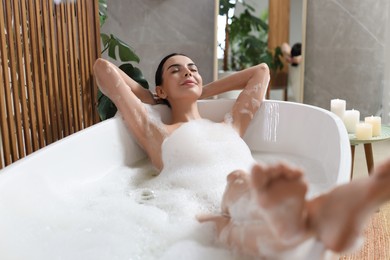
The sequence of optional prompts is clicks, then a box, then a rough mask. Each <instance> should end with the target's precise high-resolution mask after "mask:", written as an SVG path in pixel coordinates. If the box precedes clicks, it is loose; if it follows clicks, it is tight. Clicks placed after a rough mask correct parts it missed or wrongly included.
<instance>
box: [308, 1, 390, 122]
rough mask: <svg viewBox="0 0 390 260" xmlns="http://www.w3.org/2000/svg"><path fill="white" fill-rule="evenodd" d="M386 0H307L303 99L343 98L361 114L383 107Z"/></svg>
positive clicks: (319, 102)
mask: <svg viewBox="0 0 390 260" xmlns="http://www.w3.org/2000/svg"><path fill="white" fill-rule="evenodd" d="M388 5H389V2H388V1H387V0H365V1H355V0H311V1H308V6H307V7H308V9H307V26H306V49H305V50H306V57H305V83H304V84H305V93H304V102H305V103H308V104H312V105H316V106H319V107H323V108H325V109H329V106H330V100H331V99H333V98H341V99H345V100H346V101H347V109H352V108H354V109H358V110H360V111H361V116H362V118H363V117H364V116H367V115H372V114H376V113H377V112H378V111H380V109H381V104H382V94H383V87H384V65H385V59H384V49H385V38H386V37H385V35H386V34H385V32H386V28H387V27H386V26H387V16H388V13H387V10H388Z"/></svg>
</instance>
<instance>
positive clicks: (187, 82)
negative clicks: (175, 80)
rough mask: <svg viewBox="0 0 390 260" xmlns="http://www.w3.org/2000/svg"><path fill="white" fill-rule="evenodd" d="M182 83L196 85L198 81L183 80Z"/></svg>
mask: <svg viewBox="0 0 390 260" xmlns="http://www.w3.org/2000/svg"><path fill="white" fill-rule="evenodd" d="M181 84H182V85H195V84H196V82H195V81H194V80H189V79H188V80H185V81H183V83H181Z"/></svg>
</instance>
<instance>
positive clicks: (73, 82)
mask: <svg viewBox="0 0 390 260" xmlns="http://www.w3.org/2000/svg"><path fill="white" fill-rule="evenodd" d="M99 56H100V33H99V15H98V1H97V0H78V1H76V2H73V3H62V4H59V5H55V4H53V0H0V169H1V168H3V167H5V166H7V165H9V164H11V163H12V162H14V161H16V160H18V159H20V158H22V157H25V156H26V155H28V154H30V153H32V152H33V151H36V150H38V149H40V148H42V147H44V146H46V145H48V144H50V143H52V142H55V141H57V140H59V139H61V138H63V137H65V136H68V135H70V134H72V133H75V132H77V131H79V130H81V129H83V128H86V127H88V126H91V125H93V124H94V123H96V122H98V121H99V119H98V115H97V111H96V109H95V104H96V91H97V89H96V85H95V82H94V80H93V78H92V66H93V62H94V61H95V60H96V58H97V57H99Z"/></svg>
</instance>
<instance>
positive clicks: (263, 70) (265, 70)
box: [256, 63, 269, 74]
mask: <svg viewBox="0 0 390 260" xmlns="http://www.w3.org/2000/svg"><path fill="white" fill-rule="evenodd" d="M256 69H257V70H258V71H260V72H261V73H266V74H269V67H268V65H267V63H260V64H258V65H256Z"/></svg>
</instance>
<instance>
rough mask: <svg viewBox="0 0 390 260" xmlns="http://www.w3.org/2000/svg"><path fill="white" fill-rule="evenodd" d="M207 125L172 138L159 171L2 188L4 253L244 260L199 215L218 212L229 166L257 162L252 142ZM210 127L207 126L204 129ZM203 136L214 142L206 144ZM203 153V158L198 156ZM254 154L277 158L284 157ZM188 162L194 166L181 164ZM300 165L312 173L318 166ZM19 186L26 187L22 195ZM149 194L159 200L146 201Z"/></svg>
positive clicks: (0, 241)
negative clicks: (217, 238) (218, 242)
mask: <svg viewBox="0 0 390 260" xmlns="http://www.w3.org/2000/svg"><path fill="white" fill-rule="evenodd" d="M209 124H211V123H210V122H207V121H196V122H193V123H191V124H185V125H183V126H182V127H180V128H179V129H178V130H177V131H176V132H175V133H174V134H173V135H172V136H170V137H169V138H168V139H167V140H166V142H165V143H164V147H165V148H164V149H163V151H164V156H165V157H166V158H173V160H168V159H165V161H164V163H165V166H166V167H165V168H164V170H163V171H162V172H161V174H160V175H159V176H156V171H155V170H154V169H153V167H152V166H151V165H150V164H149V161H148V160H143V161H141V162H139V163H137V164H136V165H133V166H132V167H131V168H127V167H118V168H116V169H113V170H111V171H109V172H107V173H106V174H105V175H104V176H103V177H102V178H100V179H96V180H93V181H89V182H83V183H74V184H73V185H67V186H64V187H56V188H51V187H50V186H46V188H42V185H39V183H41V182H45V180H44V179H34V178H33V177H29V176H28V175H27V176H26V175H21V176H20V180H19V182H18V183H19V187H18V189H15V187H7V186H3V187H1V188H2V189H8V190H9V191H7V192H4V194H9V197H7V198H4V197H3V198H0V210H1V211H2V212H5V213H4V214H3V215H2V216H4V217H3V218H2V221H1V222H0V231H1V233H2V234H7V237H1V235H0V255H1V252H7V253H8V255H7V256H4V255H1V258H2V259H3V258H4V259H56V258H61V259H180V258H183V259H184V257H183V252H185V254H186V255H185V256H186V257H185V259H202V260H203V259H207V258H208V259H244V258H243V257H242V256H237V255H234V254H232V253H231V252H229V251H228V250H226V249H224V248H222V247H220V246H218V245H216V244H215V241H214V237H215V234H214V233H213V227H212V225H210V224H202V225H201V224H199V223H197V221H196V220H195V215H196V214H198V213H206V212H210V211H217V210H219V202H220V199H221V196H222V192H223V189H224V187H225V184H226V175H227V174H228V173H229V172H230V171H231V170H234V169H236V168H237V167H242V168H245V167H248V166H249V165H250V164H252V163H253V159H252V155H251V154H250V151H249V150H248V148H247V147H246V145H243V144H242V143H241V141H240V140H241V139H238V138H233V137H237V136H236V135H237V134H236V133H235V132H234V131H231V129H227V128H228V127H227V126H223V125H218V126H217V127H216V128H214V126H212V125H209ZM205 127H206V129H207V131H205V130H202V131H201V129H205ZM205 136H208V138H210V139H213V140H215V142H216V143H211V144H209V142H206V141H205V142H202V140H201V139H202V138H204V137H205ZM193 139H195V141H194V140H193ZM231 139H235V140H231ZM189 140H191V142H189ZM192 144H195V145H196V146H197V147H193V145H192ZM174 145H175V147H179V148H180V150H178V149H173V148H172V147H173V146H174ZM219 145H225V146H223V148H222V149H221V148H220V146H219ZM170 148H172V149H170ZM169 153H173V155H174V156H172V154H171V155H170V156H168V155H169ZM198 156H201V158H202V160H200V161H199V160H196V158H197V157H198ZM282 157H283V156H282ZM256 158H259V159H261V160H264V161H270V162H275V161H278V160H279V159H280V155H275V156H272V155H268V158H267V156H266V155H262V154H259V155H258V156H256ZM295 159H297V158H294V157H289V156H285V158H284V160H286V161H288V160H295ZM193 160H195V161H193ZM183 162H184V163H185V164H186V166H188V167H181V165H182V164H183ZM301 163H306V161H305V160H299V158H298V160H297V162H296V163H295V164H297V165H299V166H301V165H300V164H301ZM302 167H304V168H305V169H307V170H309V171H310V167H315V166H313V165H312V164H307V165H303V166H302ZM314 170H315V171H318V168H314ZM317 173H318V172H317ZM53 174H55V173H53ZM31 187H36V188H35V189H34V188H31ZM20 190H23V191H25V192H24V193H23V194H24V195H23V197H21V196H20V194H22V193H20ZM145 192H146V193H150V192H153V194H154V197H153V198H149V197H147V198H145V195H144V194H145ZM46 194H50V195H51V196H50V197H48V196H45V195H46ZM14 202H17V203H14ZM15 205H17V206H15ZM15 216H17V217H16V218H18V219H15ZM26 216H28V218H26ZM15 223H18V225H17V226H15ZM10 236H12V237H10ZM10 241H18V243H17V244H16V243H15V242H13V243H12V242H10Z"/></svg>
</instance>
